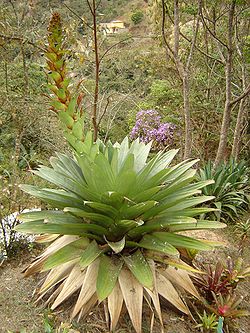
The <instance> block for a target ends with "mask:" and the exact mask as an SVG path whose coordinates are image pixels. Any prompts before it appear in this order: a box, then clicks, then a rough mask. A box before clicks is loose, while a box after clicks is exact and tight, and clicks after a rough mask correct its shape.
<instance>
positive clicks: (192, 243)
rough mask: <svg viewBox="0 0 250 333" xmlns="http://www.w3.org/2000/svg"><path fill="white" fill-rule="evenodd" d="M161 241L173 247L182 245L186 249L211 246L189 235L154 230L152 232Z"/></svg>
mask: <svg viewBox="0 0 250 333" xmlns="http://www.w3.org/2000/svg"><path fill="white" fill-rule="evenodd" d="M152 235H153V236H155V237H156V238H158V239H160V240H161V241H163V242H168V243H169V244H171V245H173V246H174V247H183V248H186V249H194V250H199V251H205V250H211V249H212V247H211V246H210V245H208V244H206V243H204V242H202V241H200V240H196V239H193V238H191V237H187V236H183V235H179V234H175V233H170V232H154V233H153V234H152Z"/></svg>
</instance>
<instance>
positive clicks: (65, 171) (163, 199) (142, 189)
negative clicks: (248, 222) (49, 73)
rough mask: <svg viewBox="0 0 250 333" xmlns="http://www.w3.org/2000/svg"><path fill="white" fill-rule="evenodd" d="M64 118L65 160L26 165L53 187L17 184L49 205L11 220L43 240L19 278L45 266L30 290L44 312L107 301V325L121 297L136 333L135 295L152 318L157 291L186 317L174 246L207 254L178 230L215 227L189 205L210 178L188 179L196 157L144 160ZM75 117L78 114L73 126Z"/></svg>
mask: <svg viewBox="0 0 250 333" xmlns="http://www.w3.org/2000/svg"><path fill="white" fill-rule="evenodd" d="M57 52H58V50H57ZM60 80H61V79H60ZM60 103H62V104H63V102H62V101H61V102H60ZM64 104H65V102H64ZM65 105H66V104H65ZM62 112H65V114H67V115H69V116H70V114H71V112H72V111H71V110H69V108H68V107H66V108H65V109H64V110H62ZM74 112H76V113H77V112H78V109H77V108H75V111H74ZM65 119H68V117H65V116H63V117H60V120H61V121H62V123H63V124H64V128H65V131H66V137H67V139H68V141H69V142H70V144H71V146H72V147H73V157H70V156H68V155H65V154H57V156H56V157H52V158H51V160H50V162H51V167H45V166H40V167H39V169H38V170H36V171H34V173H35V174H36V175H38V176H39V177H41V178H43V179H45V180H47V181H48V182H50V183H52V184H53V185H54V186H55V188H54V189H52V188H51V187H50V188H42V189H41V188H38V187H36V186H30V185H23V186H22V189H23V190H24V191H25V192H27V193H29V194H31V195H33V196H35V197H37V198H39V199H41V200H42V201H44V202H46V203H47V204H49V205H50V207H51V208H50V209H49V210H46V211H40V212H31V213H26V214H22V215H21V216H20V219H21V220H22V221H23V222H24V223H22V224H20V225H19V226H18V227H17V229H18V230H19V231H23V232H28V233H32V234H33V233H35V234H41V236H39V237H38V240H40V241H43V242H52V243H51V244H50V245H49V246H48V247H47V249H46V250H45V251H44V253H43V254H41V255H40V256H39V257H38V258H37V259H36V260H35V261H34V262H33V263H32V264H31V265H30V266H29V267H28V268H27V269H26V272H25V274H26V276H28V275H30V274H33V273H36V272H40V271H46V272H48V275H47V277H46V279H45V281H44V283H43V285H42V286H41V288H40V289H39V293H40V297H41V298H42V297H43V296H44V295H46V294H50V296H49V298H48V302H50V303H51V304H52V305H51V308H52V309H55V308H57V307H58V306H59V305H60V304H61V303H62V302H64V301H65V300H67V299H68V298H69V297H70V296H71V295H73V294H75V293H77V292H78V297H77V300H76V303H75V304H74V306H73V312H72V318H74V317H76V316H79V317H81V316H84V315H85V314H87V313H88V312H89V311H90V309H91V308H92V307H93V306H94V305H95V304H96V303H97V302H102V301H104V300H106V299H107V303H108V310H109V314H110V322H111V327H110V329H111V330H114V329H115V327H116V325H117V322H118V320H119V317H120V314H121V309H122V306H123V303H125V305H126V308H127V310H128V312H129V315H130V318H131V321H132V323H133V326H134V328H135V330H136V332H137V333H140V332H141V317H142V304H143V297H144V298H145V299H146V300H147V301H148V302H151V301H152V304H153V305H154V308H155V310H156V312H157V314H158V317H159V320H160V322H161V323H162V317H161V308H160V302H159V295H161V296H163V297H164V298H165V299H167V300H168V301H169V302H170V303H172V304H173V305H174V306H175V307H176V308H178V309H179V310H180V311H182V312H183V313H186V314H189V313H190V312H189V309H188V308H187V306H186V304H185V302H184V301H183V300H182V298H181V296H180V295H179V293H178V288H181V289H182V290H183V289H185V290H186V291H187V292H189V293H190V294H192V295H193V296H195V297H197V298H199V294H198V292H197V290H196V289H195V287H194V285H193V283H192V281H191V279H190V277H189V273H188V272H189V270H191V271H195V270H194V269H193V268H192V267H190V266H188V265H187V264H185V263H184V262H183V261H182V260H181V258H180V252H179V251H181V249H183V248H185V249H194V250H199V251H200V250H210V249H211V244H210V243H209V242H207V241H204V240H197V239H194V238H191V237H187V236H183V235H181V234H180V233H179V232H180V231H185V230H199V229H207V228H221V227H224V225H223V224H222V223H218V222H215V221H206V220H197V219H196V217H197V216H199V215H200V214H202V213H206V212H209V211H212V210H213V209H212V208H206V207H202V208H195V206H196V205H199V204H201V203H204V202H206V201H208V200H210V199H211V198H213V197H210V196H203V195H200V193H201V188H202V187H204V186H206V185H208V184H210V183H212V181H211V180H206V181H201V182H196V183H194V182H193V181H194V177H195V170H193V169H192V166H193V165H194V164H195V163H196V161H184V162H181V163H179V164H178V165H175V166H170V163H171V161H172V160H173V158H174V156H175V155H176V153H177V150H170V151H168V152H159V153H157V154H156V155H155V156H154V157H153V158H152V159H150V160H148V154H149V151H150V148H151V143H149V144H145V143H140V142H139V140H135V141H134V142H133V143H132V144H131V145H130V144H129V141H128V138H125V139H124V140H123V142H122V143H121V144H118V143H116V144H114V145H112V144H111V143H110V142H109V143H107V144H106V145H105V144H104V143H103V142H102V141H100V140H97V141H96V142H93V138H92V133H91V132H88V133H87V134H86V136H85V137H84V139H83V138H82V139H79V138H78V137H76V135H75V131H74V126H73V127H71V126H68V125H66V122H65ZM73 119H75V117H74V113H73ZM79 122H81V118H80V117H79V118H78V120H76V122H75V123H74V124H76V123H79ZM79 128H80V125H79Z"/></svg>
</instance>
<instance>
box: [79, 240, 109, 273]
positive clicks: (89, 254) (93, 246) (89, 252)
mask: <svg viewBox="0 0 250 333" xmlns="http://www.w3.org/2000/svg"><path fill="white" fill-rule="evenodd" d="M103 252H104V250H103V249H100V247H99V246H98V244H97V243H96V241H95V240H93V241H92V242H91V243H90V244H89V246H88V247H87V248H86V250H85V251H84V252H83V253H82V255H81V258H80V261H79V265H80V266H81V268H82V269H84V268H85V267H87V266H89V265H90V264H91V263H92V262H93V261H94V260H95V259H96V258H98V257H99V256H100V255H101V254H102V253H103Z"/></svg>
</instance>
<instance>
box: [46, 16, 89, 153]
mask: <svg viewBox="0 0 250 333" xmlns="http://www.w3.org/2000/svg"><path fill="white" fill-rule="evenodd" d="M66 55H67V50H66V49H65V48H64V37H63V29H62V23H61V17H60V15H59V14H58V13H54V14H53V15H52V18H51V20H50V23H49V27H48V45H47V50H46V53H45V56H46V58H47V66H48V67H47V68H48V81H49V84H48V88H49V90H50V91H51V93H52V95H51V96H50V102H51V108H50V109H51V110H52V111H54V112H56V113H57V114H58V117H59V119H60V121H61V123H62V125H63V129H64V135H65V137H66V139H67V141H68V142H69V143H70V145H71V146H72V147H73V148H74V150H76V151H78V152H81V148H82V142H83V141H84V132H83V128H84V119H83V110H82V108H81V101H82V98H83V95H82V94H78V95H72V93H71V92H70V90H69V84H70V77H69V75H68V72H67V67H66Z"/></svg>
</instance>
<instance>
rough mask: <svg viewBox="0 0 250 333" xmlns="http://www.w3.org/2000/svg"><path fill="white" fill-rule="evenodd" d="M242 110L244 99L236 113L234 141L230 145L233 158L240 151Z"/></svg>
mask: <svg viewBox="0 0 250 333" xmlns="http://www.w3.org/2000/svg"><path fill="white" fill-rule="evenodd" d="M244 111H245V103H244V99H242V100H241V101H240V105H239V111H238V115H237V121H236V126H235V129H234V141H233V147H232V157H233V158H234V159H236V160H237V159H238V157H239V152H240V142H241V134H242V125H243V119H244Z"/></svg>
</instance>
